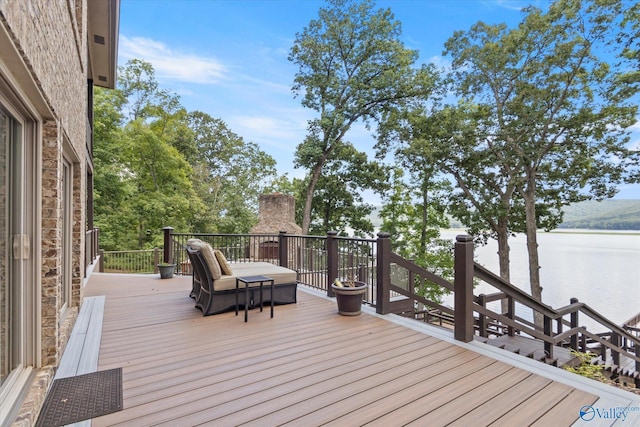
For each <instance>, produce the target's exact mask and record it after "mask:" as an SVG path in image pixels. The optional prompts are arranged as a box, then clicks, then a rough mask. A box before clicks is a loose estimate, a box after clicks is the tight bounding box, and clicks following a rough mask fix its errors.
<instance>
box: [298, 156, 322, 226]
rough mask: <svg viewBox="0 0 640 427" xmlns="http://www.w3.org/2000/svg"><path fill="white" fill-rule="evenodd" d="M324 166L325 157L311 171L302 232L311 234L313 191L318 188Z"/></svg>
mask: <svg viewBox="0 0 640 427" xmlns="http://www.w3.org/2000/svg"><path fill="white" fill-rule="evenodd" d="M322 166H324V158H323V159H322V160H321V161H319V162H318V163H316V165H315V166H314V167H313V170H312V171H311V180H310V181H309V187H308V188H307V198H306V200H305V201H304V213H303V216H302V234H303V235H305V234H309V227H310V226H311V206H312V204H313V193H314V192H315V190H316V185H317V184H318V180H319V179H320V173H321V172H322Z"/></svg>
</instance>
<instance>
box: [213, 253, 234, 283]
mask: <svg viewBox="0 0 640 427" xmlns="http://www.w3.org/2000/svg"><path fill="white" fill-rule="evenodd" d="M213 253H214V254H215V255H216V259H217V260H218V264H220V270H221V271H222V274H225V275H228V276H231V275H232V274H233V271H231V266H230V265H229V262H228V261H227V258H226V257H225V256H224V254H223V253H222V251H221V250H219V249H214V251H213Z"/></svg>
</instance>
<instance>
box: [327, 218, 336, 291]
mask: <svg viewBox="0 0 640 427" xmlns="http://www.w3.org/2000/svg"><path fill="white" fill-rule="evenodd" d="M337 235H338V232H337V231H328V232H327V295H328V296H330V297H332V296H334V295H333V289H331V284H332V283H333V281H334V280H335V279H336V278H337V277H338V241H337V240H336V236H337Z"/></svg>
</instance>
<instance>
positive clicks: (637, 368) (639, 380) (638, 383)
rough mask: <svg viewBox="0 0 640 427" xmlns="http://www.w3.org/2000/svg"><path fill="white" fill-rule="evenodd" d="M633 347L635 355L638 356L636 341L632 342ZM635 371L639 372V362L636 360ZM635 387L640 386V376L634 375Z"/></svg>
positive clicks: (638, 350) (639, 350)
mask: <svg viewBox="0 0 640 427" xmlns="http://www.w3.org/2000/svg"><path fill="white" fill-rule="evenodd" d="M633 347H634V348H635V353H636V357H640V345H638V342H637V341H636V342H634V343H633ZM636 373H640V362H639V361H637V360H636ZM635 383H636V388H640V376H637V377H636V380H635Z"/></svg>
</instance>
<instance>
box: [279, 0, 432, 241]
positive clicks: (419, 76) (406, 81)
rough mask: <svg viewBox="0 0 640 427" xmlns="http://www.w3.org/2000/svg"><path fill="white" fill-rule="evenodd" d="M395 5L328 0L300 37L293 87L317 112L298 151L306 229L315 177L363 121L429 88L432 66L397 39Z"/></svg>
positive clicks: (295, 50)
mask: <svg viewBox="0 0 640 427" xmlns="http://www.w3.org/2000/svg"><path fill="white" fill-rule="evenodd" d="M400 33H401V28H400V23H399V22H397V21H395V20H394V17H393V14H392V13H391V10H389V9H387V10H378V11H374V3H373V1H371V0H364V1H362V2H355V1H351V0H330V1H329V7H327V8H320V10H319V14H318V19H317V20H312V21H311V22H310V23H309V25H308V26H307V27H306V28H304V29H303V31H302V32H301V33H298V34H296V39H295V42H294V45H293V47H292V48H291V51H290V54H289V60H290V61H292V62H293V63H294V64H296V65H297V66H298V72H297V73H296V76H295V79H294V84H293V88H292V89H293V91H294V93H296V95H298V94H300V93H304V96H303V99H302V105H303V106H304V107H307V108H311V109H313V110H315V111H316V112H317V113H318V114H319V117H317V118H315V119H313V120H310V121H309V126H308V131H309V134H308V136H307V138H306V139H305V141H304V142H303V143H301V144H300V145H299V146H298V148H297V152H298V153H299V154H300V155H299V156H298V159H299V160H298V161H297V162H296V166H298V167H304V168H308V169H309V170H310V179H309V183H308V184H309V186H308V188H307V193H306V196H305V203H304V216H303V221H302V232H303V233H307V232H308V230H309V226H310V223H311V210H312V205H313V198H314V192H315V188H316V185H317V183H318V180H319V179H320V177H321V175H322V174H323V168H324V166H325V164H326V163H327V162H328V161H330V160H332V159H335V158H336V156H337V153H339V152H340V150H339V148H340V147H341V146H342V145H343V144H344V141H343V138H344V136H345V135H346V133H347V132H348V131H349V129H350V128H351V126H353V125H354V124H355V123H356V122H358V121H365V122H368V123H369V122H371V121H375V120H378V119H379V118H380V115H381V114H382V113H383V112H384V111H386V110H388V109H391V108H394V107H396V106H399V105H403V104H404V103H407V102H409V101H411V100H412V99H415V98H416V97H425V96H426V95H428V93H429V91H430V89H431V69H430V68H427V67H423V68H422V69H419V70H415V69H414V68H413V64H414V63H415V61H416V59H417V52H416V51H414V50H410V49H406V48H405V47H404V46H403V44H402V42H400V40H399V36H400Z"/></svg>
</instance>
